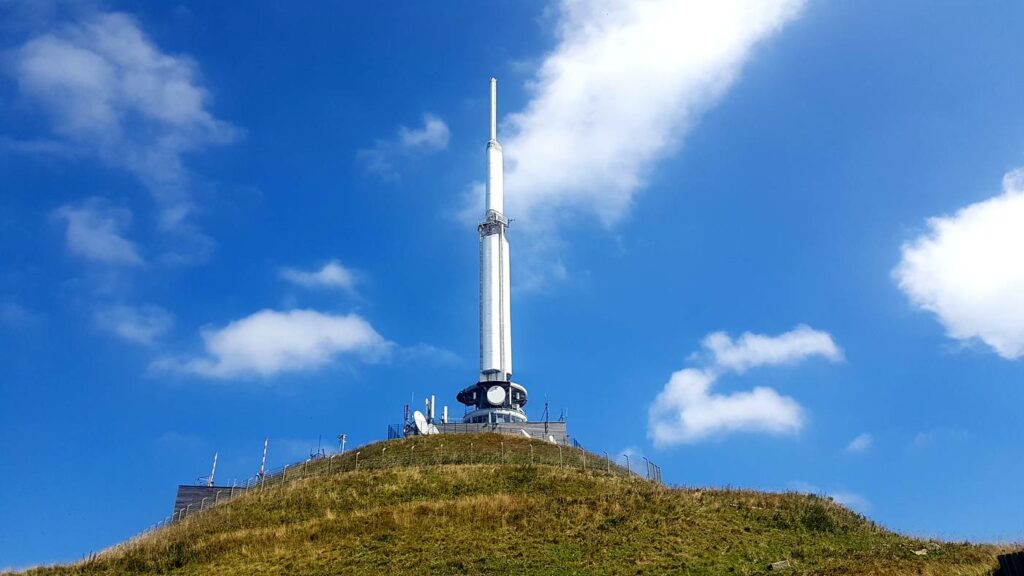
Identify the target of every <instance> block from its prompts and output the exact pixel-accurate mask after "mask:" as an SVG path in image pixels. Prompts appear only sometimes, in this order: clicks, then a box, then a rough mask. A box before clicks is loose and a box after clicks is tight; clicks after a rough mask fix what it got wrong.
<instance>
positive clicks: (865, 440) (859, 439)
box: [846, 432, 875, 452]
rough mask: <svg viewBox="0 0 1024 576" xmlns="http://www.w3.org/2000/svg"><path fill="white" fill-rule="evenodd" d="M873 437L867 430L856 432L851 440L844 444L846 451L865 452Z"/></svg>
mask: <svg viewBox="0 0 1024 576" xmlns="http://www.w3.org/2000/svg"><path fill="white" fill-rule="evenodd" d="M874 441H875V439H874V438H873V437H872V436H871V434H868V433H867V432H865V433H863V434H858V435H857V436H856V437H855V438H854V439H853V440H850V442H849V444H847V445H846V451H847V452H867V451H868V450H870V449H871V445H872V444H874Z"/></svg>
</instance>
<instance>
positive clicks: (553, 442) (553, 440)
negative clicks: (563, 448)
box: [548, 434, 558, 444]
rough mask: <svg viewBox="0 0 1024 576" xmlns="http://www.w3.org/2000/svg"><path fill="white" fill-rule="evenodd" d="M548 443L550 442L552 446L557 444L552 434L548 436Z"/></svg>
mask: <svg viewBox="0 0 1024 576" xmlns="http://www.w3.org/2000/svg"><path fill="white" fill-rule="evenodd" d="M548 442H551V443H552V444H558V442H555V437H554V436H553V435H552V434H548Z"/></svg>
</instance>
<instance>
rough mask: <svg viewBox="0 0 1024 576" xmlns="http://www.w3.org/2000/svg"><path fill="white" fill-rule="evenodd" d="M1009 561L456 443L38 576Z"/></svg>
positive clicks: (422, 448) (777, 504)
mask: <svg viewBox="0 0 1024 576" xmlns="http://www.w3.org/2000/svg"><path fill="white" fill-rule="evenodd" d="M1000 552H1002V550H1000V549H999V548H998V547H995V546H988V545H976V544H967V543H949V542H937V541H925V540H919V539H914V538H909V537H906V536H901V535H898V534H895V533H893V532H890V531H887V530H885V529H883V528H881V527H879V526H877V525H875V524H874V523H872V522H870V521H869V520H867V519H866V518H864V517H863V516H861V515H859V514H856V513H854V512H852V511H850V510H848V509H846V508H844V507H842V506H840V505H839V504H837V503H835V502H833V501H831V500H829V499H827V498H823V497H818V496H813V495H805V494H795V493H786V494H778V493H761V492H753V491H748V490H720V489H694V488H674V487H666V486H663V485H661V484H658V483H655V482H652V481H649V480H646V479H644V478H641V477H638V476H636V475H635V473H630V472H628V471H627V470H625V469H624V468H621V467H618V466H616V465H614V464H613V463H611V462H609V461H608V460H606V459H605V458H604V457H601V456H597V455H594V454H590V453H587V452H584V451H582V450H578V449H570V448H566V447H561V448H560V447H558V446H554V445H551V444H548V443H545V442H539V441H536V440H529V439H527V438H518V437H510V436H500V435H497V434H479V435H473V434H455V435H439V436H421V437H413V438H405V439H400V440H389V441H386V442H378V443H375V444H369V445H366V446H363V447H362V448H359V449H357V450H353V451H350V452H348V453H346V454H344V455H339V456H336V457H333V458H325V459H320V460H315V461H310V462H307V463H305V464H304V465H299V466H296V467H292V468H291V469H290V470H289V471H288V472H287V473H286V474H285V475H283V476H275V477H274V478H272V479H271V480H269V481H267V482H266V483H265V484H264V485H263V486H261V487H259V488H253V489H250V490H249V491H248V492H247V493H244V494H242V495H240V496H237V497H235V498H233V499H230V500H229V501H226V502H221V503H219V504H217V505H216V506H213V507H211V508H209V509H206V510H203V511H202V512H200V513H197V514H192V515H190V516H188V517H187V518H185V519H184V520H182V521H180V522H176V523H174V524H171V525H169V526H166V527H164V528H161V529H159V530H156V531H153V532H150V533H148V534H146V535H144V536H142V537H140V538H137V539H134V540H132V541H130V542H127V543H125V544H121V545H118V546H115V547H113V548H111V549H109V550H107V551H104V552H102V553H100V554H99V555H97V556H95V557H92V558H90V559H87V560H83V561H81V562H78V563H75V564H70V565H65V566H51V567H43V568H36V569H32V570H30V571H29V573H30V574H35V575H44V574H46V575H50V574H53V575H65V574H68V575H70V574H82V575H85V574H89V575H91V574H246V575H258V574H275V575H276V574H318V575H319V574H359V575H363V574H390V575H398V574H416V575H418V576H419V575H423V574H466V573H469V574H716V575H717V574H764V573H768V572H773V571H775V570H782V571H784V573H788V574H979V575H980V574H990V573H991V572H992V570H993V569H994V568H995V566H996V554H998V553H1000ZM773 564H774V567H773Z"/></svg>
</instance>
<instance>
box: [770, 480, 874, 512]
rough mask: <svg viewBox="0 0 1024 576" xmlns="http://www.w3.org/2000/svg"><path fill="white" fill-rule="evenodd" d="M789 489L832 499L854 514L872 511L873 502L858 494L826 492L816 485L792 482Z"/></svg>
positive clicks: (838, 491) (845, 491)
mask: <svg viewBox="0 0 1024 576" xmlns="http://www.w3.org/2000/svg"><path fill="white" fill-rule="evenodd" d="M789 487H790V489H791V490H793V491H795V492H804V493H806V494H817V495H819V496H825V497H827V498H831V499H832V500H835V501H836V502H838V503H839V504H842V505H843V506H846V507H847V508H849V509H850V510H853V511H854V512H859V513H861V514H864V513H866V512H867V511H868V510H870V509H871V502H870V501H868V499H867V498H865V497H863V496H861V495H860V494H857V493H856V492H851V491H849V490H825V489H823V488H821V487H819V486H816V485H814V484H810V483H808V482H801V481H794V482H790V483H789Z"/></svg>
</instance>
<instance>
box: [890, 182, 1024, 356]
mask: <svg viewBox="0 0 1024 576" xmlns="http://www.w3.org/2000/svg"><path fill="white" fill-rule="evenodd" d="M927 226H928V229H927V231H926V232H925V233H923V234H921V235H920V236H918V237H917V238H915V239H913V240H911V241H910V242H907V243H906V244H904V245H903V247H902V259H901V260H900V263H899V264H898V265H897V266H896V268H895V269H894V270H893V276H894V277H895V279H896V281H897V283H898V284H899V287H900V290H902V291H903V293H904V294H906V295H907V297H908V298H909V299H910V301H911V303H912V304H913V305H914V306H917V307H918V308H920V309H922V310H927V311H929V312H932V313H934V314H935V315H936V317H938V319H939V322H941V323H942V325H943V326H944V327H945V329H946V333H947V334H948V335H949V336H950V337H951V338H955V339H957V340H961V341H972V340H975V339H977V340H980V341H982V342H984V343H985V344H987V345H988V346H989V347H991V348H992V349H993V350H994V351H995V352H996V354H998V355H1000V356H1002V357H1003V358H1006V359H1008V360H1015V359H1017V358H1020V357H1021V355H1024V266H1021V254H1022V253H1024V169H1018V170H1015V171H1012V172H1009V173H1008V174H1006V176H1004V178H1003V193H1002V194H1000V195H999V196H995V197H993V198H989V199H988V200H984V201H982V202H978V203H975V204H971V205H969V206H966V207H964V208H961V209H960V210H959V211H958V212H957V213H956V214H953V215H952V216H940V217H935V218H930V219H929V220H928V222H927Z"/></svg>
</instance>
